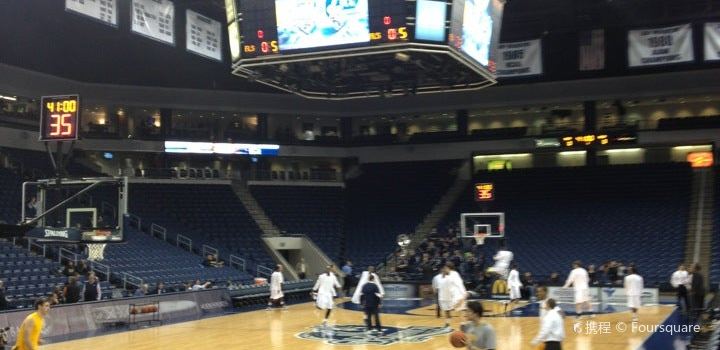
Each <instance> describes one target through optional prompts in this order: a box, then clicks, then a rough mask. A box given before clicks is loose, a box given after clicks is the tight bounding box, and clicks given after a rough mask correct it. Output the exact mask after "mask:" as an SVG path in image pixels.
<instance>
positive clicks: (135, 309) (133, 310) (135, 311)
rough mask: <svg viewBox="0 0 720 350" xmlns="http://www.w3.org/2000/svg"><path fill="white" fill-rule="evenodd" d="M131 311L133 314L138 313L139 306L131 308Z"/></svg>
mask: <svg viewBox="0 0 720 350" xmlns="http://www.w3.org/2000/svg"><path fill="white" fill-rule="evenodd" d="M130 313H131V314H133V315H135V314H137V313H138V308H136V307H132V308H130Z"/></svg>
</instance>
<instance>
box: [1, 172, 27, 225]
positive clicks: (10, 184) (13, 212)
mask: <svg viewBox="0 0 720 350" xmlns="http://www.w3.org/2000/svg"><path fill="white" fill-rule="evenodd" d="M21 191H22V181H21V180H20V177H19V176H18V175H16V174H15V173H14V172H12V171H11V170H9V169H5V168H2V169H0V220H2V221H4V222H6V223H9V224H16V223H18V222H20V209H21V205H22V204H21V203H20V202H21V201H22V194H21Z"/></svg>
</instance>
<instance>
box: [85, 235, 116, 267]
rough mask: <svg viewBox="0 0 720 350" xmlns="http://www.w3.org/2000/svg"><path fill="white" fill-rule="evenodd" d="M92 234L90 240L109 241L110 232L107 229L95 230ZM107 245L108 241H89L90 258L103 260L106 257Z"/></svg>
mask: <svg viewBox="0 0 720 350" xmlns="http://www.w3.org/2000/svg"><path fill="white" fill-rule="evenodd" d="M92 234H93V235H92V236H90V240H92V241H98V242H102V241H107V239H108V237H109V236H110V232H109V231H106V230H93V231H92ZM105 246H107V243H88V244H87V249H88V260H90V261H102V260H103V259H105V256H104V254H105Z"/></svg>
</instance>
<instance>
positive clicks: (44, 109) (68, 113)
mask: <svg viewBox="0 0 720 350" xmlns="http://www.w3.org/2000/svg"><path fill="white" fill-rule="evenodd" d="M79 115H80V96H78V95H62V96H43V97H42V98H41V99H40V141H70V140H77V138H78V127H79V125H80V123H79Z"/></svg>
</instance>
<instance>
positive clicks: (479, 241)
mask: <svg viewBox="0 0 720 350" xmlns="http://www.w3.org/2000/svg"><path fill="white" fill-rule="evenodd" d="M487 236H488V235H487V233H480V232H477V233H475V234H474V235H473V237H475V244H476V245H483V244H485V238H486V237H487Z"/></svg>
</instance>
